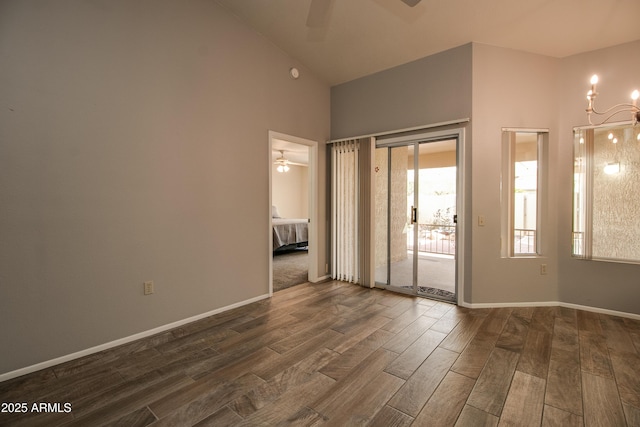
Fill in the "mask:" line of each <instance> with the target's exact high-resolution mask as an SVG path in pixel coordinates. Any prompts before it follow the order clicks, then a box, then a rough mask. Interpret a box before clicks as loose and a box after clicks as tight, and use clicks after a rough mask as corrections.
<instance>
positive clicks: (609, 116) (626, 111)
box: [589, 107, 640, 125]
mask: <svg viewBox="0 0 640 427" xmlns="http://www.w3.org/2000/svg"><path fill="white" fill-rule="evenodd" d="M610 110H611V108H610V109H609V110H607V111H605V112H604V113H596V112H595V111H594V113H596V114H600V115H604V114H607V112H609V111H610ZM635 110H637V111H640V109H638V107H636V108H635ZM637 111H636V112H637ZM620 113H629V110H618V111H614V112H613V113H611V114H610V115H608V116H607V117H605V118H604V120H602V121H601V122H600V123H598V125H603V124H605V123H607V122H608V121H609V120H611V119H612V118H613V117H614V116H617V115H618V114H620ZM589 124H590V125H594V123H592V122H591V116H589Z"/></svg>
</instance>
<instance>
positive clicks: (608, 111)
mask: <svg viewBox="0 0 640 427" xmlns="http://www.w3.org/2000/svg"><path fill="white" fill-rule="evenodd" d="M616 108H630V111H631V112H633V111H636V112H637V111H640V108H639V107H638V106H636V105H633V104H618V105H614V106H613V107H611V108H608V109H606V110H604V111H602V112H601V111H596V109H595V106H594V105H592V106H591V111H592V112H593V113H595V114H598V115H600V116H602V115H604V114H609V113H610V112H611V111H613V110H615V109H616ZM620 111H629V110H620ZM613 114H617V112H616V113H613Z"/></svg>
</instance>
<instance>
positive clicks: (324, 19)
mask: <svg viewBox="0 0 640 427" xmlns="http://www.w3.org/2000/svg"><path fill="white" fill-rule="evenodd" d="M332 3H333V0H311V5H310V6H309V14H308V15H307V27H310V28H321V27H326V26H327V25H328V24H329V16H330V15H331V4H332Z"/></svg>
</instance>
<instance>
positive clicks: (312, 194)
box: [267, 130, 320, 296]
mask: <svg viewBox="0 0 640 427" xmlns="http://www.w3.org/2000/svg"><path fill="white" fill-rule="evenodd" d="M274 139H281V140H284V141H287V142H291V143H294V144H300V145H305V146H307V147H308V148H309V172H308V177H309V233H308V235H309V273H308V276H307V279H308V280H309V281H310V282H313V283H316V282H318V281H320V277H319V275H318V218H319V216H318V145H319V144H318V141H314V140H312V139H306V138H301V137H298V136H293V135H288V134H285V133H280V132H275V131H272V130H270V131H269V153H268V161H269V205H268V206H267V209H268V212H269V213H268V215H269V216H268V218H269V230H268V234H269V239H268V240H269V248H268V260H269V296H273V232H272V230H273V221H272V218H271V206H272V205H273V194H272V188H271V187H272V185H273V177H272V174H273V168H272V165H273V159H272V155H271V153H272V151H273V140H274Z"/></svg>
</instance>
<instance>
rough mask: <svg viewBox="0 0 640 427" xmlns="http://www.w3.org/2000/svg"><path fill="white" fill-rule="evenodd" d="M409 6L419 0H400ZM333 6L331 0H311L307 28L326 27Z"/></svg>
mask: <svg viewBox="0 0 640 427" xmlns="http://www.w3.org/2000/svg"><path fill="white" fill-rule="evenodd" d="M401 1H402V2H403V3H404V4H406V5H407V6H409V7H414V6H415V5H417V4H418V3H420V1H421V0H401ZM332 6H333V0H311V5H310V6H309V13H308V15H307V27H309V28H321V27H326V26H327V24H328V23H329V16H330V15H331V9H332Z"/></svg>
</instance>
